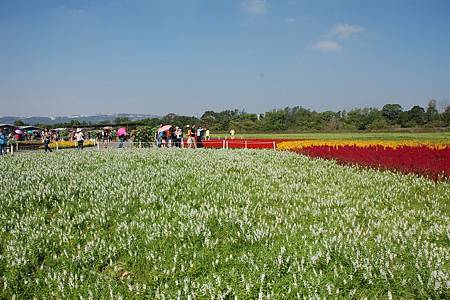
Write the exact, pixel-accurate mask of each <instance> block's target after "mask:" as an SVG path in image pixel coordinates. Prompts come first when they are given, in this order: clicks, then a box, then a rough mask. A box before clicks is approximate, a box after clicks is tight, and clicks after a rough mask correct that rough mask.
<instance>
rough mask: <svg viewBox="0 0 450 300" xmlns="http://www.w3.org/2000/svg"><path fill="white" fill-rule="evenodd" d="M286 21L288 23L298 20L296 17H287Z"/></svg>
mask: <svg viewBox="0 0 450 300" xmlns="http://www.w3.org/2000/svg"><path fill="white" fill-rule="evenodd" d="M285 21H286V23H287V24H293V23H295V21H297V19H296V18H287V19H285Z"/></svg>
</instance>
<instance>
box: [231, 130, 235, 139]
mask: <svg viewBox="0 0 450 300" xmlns="http://www.w3.org/2000/svg"><path fill="white" fill-rule="evenodd" d="M235 133H236V131H234V129H231V130H230V135H231V139H232V140H234V134H235Z"/></svg>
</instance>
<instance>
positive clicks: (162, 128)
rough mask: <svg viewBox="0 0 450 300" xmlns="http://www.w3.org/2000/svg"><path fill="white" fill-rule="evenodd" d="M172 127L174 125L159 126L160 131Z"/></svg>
mask: <svg viewBox="0 0 450 300" xmlns="http://www.w3.org/2000/svg"><path fill="white" fill-rule="evenodd" d="M171 127H172V125H165V126H162V127H159V129H158V132H161V131H166V130H169V129H170V128H171Z"/></svg>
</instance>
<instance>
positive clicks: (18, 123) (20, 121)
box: [14, 120, 26, 126]
mask: <svg viewBox="0 0 450 300" xmlns="http://www.w3.org/2000/svg"><path fill="white" fill-rule="evenodd" d="M14 125H15V126H25V125H26V124H25V122H24V121H22V120H15V121H14Z"/></svg>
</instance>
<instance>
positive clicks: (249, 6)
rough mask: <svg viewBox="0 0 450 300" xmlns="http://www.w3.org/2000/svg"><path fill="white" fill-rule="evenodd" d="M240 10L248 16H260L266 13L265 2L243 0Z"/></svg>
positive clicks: (264, 0) (262, 0) (261, 0)
mask: <svg viewBox="0 0 450 300" xmlns="http://www.w3.org/2000/svg"><path fill="white" fill-rule="evenodd" d="M241 7H242V9H243V10H244V11H245V12H247V13H248V14H251V15H255V16H260V15H264V14H265V13H266V12H267V1H266V0H243V1H242V2H241Z"/></svg>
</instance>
